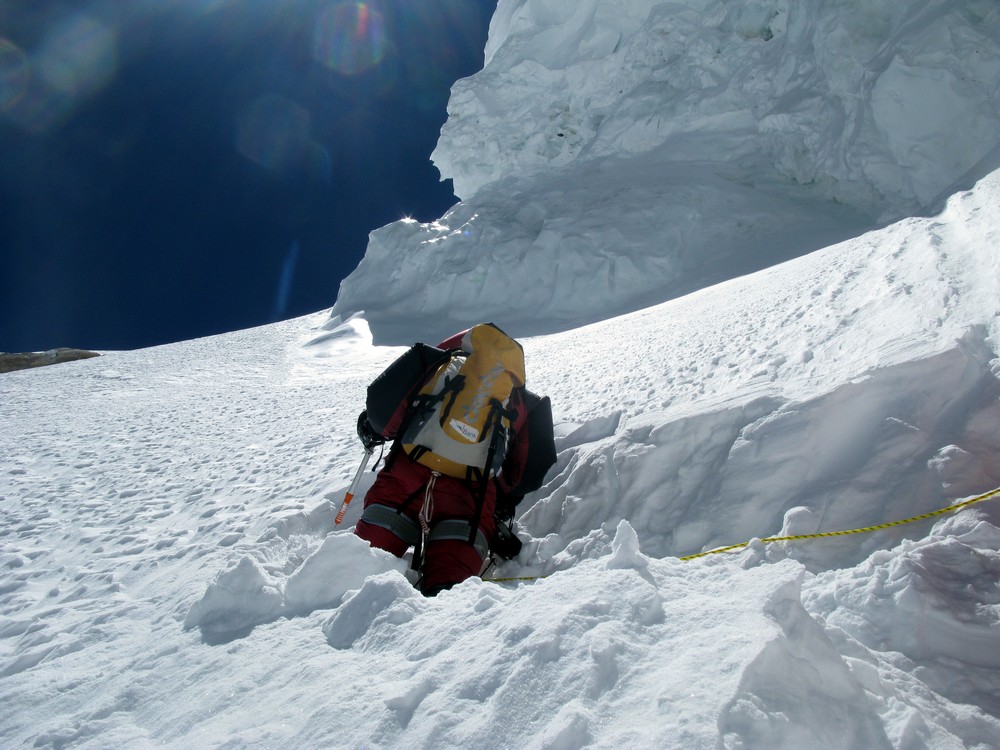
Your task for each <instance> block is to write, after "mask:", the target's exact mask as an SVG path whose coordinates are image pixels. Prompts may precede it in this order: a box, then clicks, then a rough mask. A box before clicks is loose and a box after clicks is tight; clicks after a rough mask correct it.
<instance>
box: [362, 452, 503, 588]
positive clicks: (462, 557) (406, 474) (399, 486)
mask: <svg viewBox="0 0 1000 750" xmlns="http://www.w3.org/2000/svg"><path fill="white" fill-rule="evenodd" d="M432 479H433V486H432V488H431V493H430V500H429V501H428V511H429V513H428V514H427V515H428V516H429V518H428V523H429V526H430V528H431V534H430V537H429V538H428V541H427V543H426V545H425V549H424V550H423V575H422V577H421V581H420V589H421V591H423V592H424V593H426V594H434V593H437V592H438V591H440V590H442V589H445V588H450V587H451V586H453V585H455V584H456V583H461V582H462V581H464V580H465V579H467V578H470V577H472V576H475V575H478V574H479V571H480V570H482V566H483V560H484V556H485V554H486V551H485V544H486V542H487V541H488V540H490V539H492V535H493V508H494V504H495V502H496V490H495V487H494V486H493V482H492V481H490V482H489V483H488V484H487V488H486V489H487V491H486V494H485V497H484V498H483V508H482V513H481V514H480V518H479V525H478V531H479V532H480V534H478V535H477V539H478V540H479V546H480V549H481V551H482V554H481V551H480V550H477V549H476V547H475V546H473V545H472V544H470V543H469V541H468V538H467V535H468V534H469V533H470V532H471V524H472V523H473V521H474V519H475V517H476V503H477V499H478V498H477V495H478V494H479V492H480V490H479V489H478V488H473V487H472V486H470V484H469V483H468V482H466V481H464V480H461V479H455V478H453V477H448V476H437V477H433V475H432V472H431V470H430V469H428V468H427V467H426V466H423V465H422V464H418V463H416V462H415V461H411V460H410V459H409V457H408V456H406V455H405V454H404V453H402V452H400V451H393V453H391V454H390V456H389V460H388V462H387V464H386V468H384V469H382V471H381V472H379V475H378V477H377V478H376V479H375V483H374V484H373V485H372V487H371V489H370V490H368V494H367V495H365V502H364V506H365V512H364V513H363V514H362V518H361V520H360V521H358V524H357V526H356V527H355V530H354V533H355V534H357V535H358V536H359V537H361V538H362V539H365V540H366V541H368V542H369V543H370V544H371V545H372V546H373V547H378V548H379V549H384V550H386V551H387V552H391V553H392V554H394V555H396V556H397V557H402V556H403V555H404V554H405V553H406V550H407V549H409V548H410V546H412V545H413V544H414V543H415V542H416V540H417V539H419V538H420V526H419V521H418V515H419V514H420V511H421V510H422V509H423V507H424V503H425V496H426V490H427V487H428V484H429V483H430V482H431V480H432ZM399 514H401V515H402V518H399V517H397V516H398V515H399ZM456 521H460V522H464V523H459V524H451V526H452V528H453V529H454V530H455V531H457V532H458V533H452V534H451V535H450V536H451V537H453V538H435V536H438V537H440V536H441V534H440V532H441V530H443V529H445V528H446V527H448V526H449V524H448V523H444V524H442V522H456ZM463 529H464V531H462V530H463Z"/></svg>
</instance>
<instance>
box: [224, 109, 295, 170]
mask: <svg viewBox="0 0 1000 750" xmlns="http://www.w3.org/2000/svg"><path fill="white" fill-rule="evenodd" d="M309 127H310V122H309V113H308V112H307V111H306V110H305V109H303V108H302V107H300V106H299V105H298V104H295V103H294V102H291V101H289V100H288V99H284V98H283V97H280V96H264V97H261V98H260V99H258V100H257V101H255V102H254V103H253V104H252V105H251V106H250V108H249V109H248V110H247V111H246V112H244V114H243V116H242V117H241V118H240V122H239V125H238V127H237V133H236V148H237V150H239V152H240V153H241V154H243V155H244V156H245V157H247V158H248V159H250V160H251V161H254V162H256V163H257V164H260V165H261V166H264V167H267V168H268V169H283V168H285V167H287V166H290V165H292V164H294V163H295V162H297V161H299V160H300V159H301V158H302V156H303V154H304V153H305V152H306V150H307V148H308V146H309Z"/></svg>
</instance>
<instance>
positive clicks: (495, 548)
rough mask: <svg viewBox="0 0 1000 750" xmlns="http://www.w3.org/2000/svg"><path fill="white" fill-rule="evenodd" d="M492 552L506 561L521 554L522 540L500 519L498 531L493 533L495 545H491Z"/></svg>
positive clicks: (497, 524) (497, 526)
mask: <svg viewBox="0 0 1000 750" xmlns="http://www.w3.org/2000/svg"><path fill="white" fill-rule="evenodd" d="M490 551H491V552H493V554H495V555H496V556H497V557H502V558H503V559H504V560H513V559H514V558H515V557H517V556H518V555H519V554H520V552H521V540H520V539H518V538H517V534H515V533H514V529H513V528H512V527H511V526H508V525H507V524H506V523H503V522H501V521H500V520H499V519H497V522H496V529H495V530H494V532H493V543H492V544H490Z"/></svg>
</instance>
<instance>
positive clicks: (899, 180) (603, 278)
mask: <svg viewBox="0 0 1000 750" xmlns="http://www.w3.org/2000/svg"><path fill="white" fill-rule="evenodd" d="M997 80H1000V8H998V7H997V6H996V4H995V3H993V2H991V1H988V0H967V1H965V2H958V3H956V2H943V1H942V0H924V1H922V2H916V3H908V4H899V3H897V4H890V3H884V2H875V0H866V1H863V2H857V1H856V0H851V2H847V0H832V1H829V2H826V1H824V2H819V1H818V0H809V1H808V2H801V3H787V2H782V1H781V0H764V1H763V2H762V1H761V0H753V1H752V2H749V1H746V2H744V1H729V2H723V1H722V0H699V1H698V2H695V0H681V1H680V2H674V3H663V2H654V1H653V0H628V1H627V2H622V1H621V0H615V1H614V2H612V1H611V0H582V1H578V0H573V1H572V2H571V1H570V0H564V1H560V0H501V2H500V3H499V4H498V6H497V11H496V14H495V16H494V19H493V24H492V27H491V33H490V41H489V44H488V47H487V55H486V65H485V66H484V69H483V71H482V72H480V73H479V74H477V75H476V76H473V77H471V78H469V79H466V80H464V81H460V82H459V83H457V84H456V86H455V88H454V90H453V95H452V99H451V104H450V105H449V120H448V123H447V124H446V125H445V128H444V129H443V132H442V138H441V141H440V142H439V145H438V149H437V150H436V151H435V153H434V157H433V158H434V161H435V163H436V164H438V166H439V167H440V168H441V169H442V172H443V173H444V175H445V176H449V177H452V178H453V179H454V180H455V185H456V190H457V191H458V195H460V196H461V197H462V202H461V203H459V204H458V205H457V206H456V207H455V208H454V209H452V211H451V212H449V214H447V215H446V216H444V217H442V219H441V220H440V221H439V222H435V223H431V224H418V223H417V222H408V221H403V222H397V223H395V224H391V225H389V226H388V227H384V228H382V229H380V230H377V231H376V232H374V233H373V234H372V237H371V241H370V244H369V247H368V251H367V254H366V258H365V260H364V261H363V262H362V263H361V265H360V266H359V267H358V269H357V271H356V272H355V273H354V274H352V276H351V277H349V278H348V279H347V280H345V281H344V283H343V285H342V287H341V289H340V294H339V295H338V297H337V302H336V304H335V305H334V307H333V308H332V309H331V310H329V311H324V312H321V313H316V314H314V315H312V316H307V317H305V318H301V319H298V320H293V321H286V322H283V323H278V324H275V325H271V326H265V327H262V328H258V329H253V330H246V331H239V332H234V333H230V334H226V335H223V336H217V337H212V338H206V339H199V340H195V341H188V342H182V343H177V344H172V345H169V346H163V347H156V348H151V349H144V350H140V351H134V352H105V353H103V356H101V357H98V358H95V359H90V360H86V361H79V362H72V363H66V364H62V365H58V366H53V367H48V368H41V369H37V370H31V371H23V372H14V373H8V374H5V375H3V376H0V565H2V570H3V575H2V577H0V746H2V747H37V748H111V747H115V748H117V747H128V748H145V747H150V748H152V747H168V748H178V749H181V748H191V747H209V748H274V747H280V748H286V747H287V748H386V749H388V748H408V749H409V748H452V747H476V748H485V749H487V750H489V749H492V748H497V749H499V748H539V749H541V748H545V749H547V750H575V749H576V748H608V749H609V750H611V749H612V748H613V749H615V750H617V749H618V748H684V749H685V750H687V749H689V748H713V749H716V748H726V749H727V750H736V749H737V748H751V749H753V748H768V749H770V748H787V749H789V750H791V749H793V748H794V749H798V748H802V747H812V748H816V750H834V749H838V750H839V749H843V750H856V749H857V748H893V749H894V750H911V749H913V748H933V749H934V750H937V749H938V748H977V749H981V750H986V749H987V748H996V747H1000V497H997V496H992V497H990V498H987V499H983V500H982V501H981V502H976V503H974V504H972V505H968V506H966V507H964V508H962V509H961V510H958V511H955V512H947V513H945V514H943V515H935V516H932V517H929V518H924V519H923V520H918V521H913V522H910V523H905V524H902V525H892V526H889V527H886V528H879V529H877V530H874V531H869V532H865V533H858V534H851V535H847V536H838V537H833V538H806V539H796V540H794V541H786V542H773V543H765V542H763V541H761V540H763V539H767V538H771V537H776V536H781V537H784V536H795V537H803V536H808V535H810V534H815V533H825V532H833V531H845V530H854V529H861V528H868V527H875V526H877V527H883V526H884V525H885V524H889V523H892V522H895V521H899V520H903V519H909V518H913V517H916V516H923V515H924V514H928V513H932V512H934V511H937V510H939V509H943V508H946V507H948V506H949V505H952V504H956V503H960V502H963V501H965V500H968V499H973V498H976V497H979V496H981V495H984V494H985V493H989V492H991V491H992V490H994V489H996V488H998V487H1000V355H998V353H1000V252H998V247H1000V215H998V212H997V206H998V205H1000V171H996V170H998V169H1000V147H998V144H1000V117H998V116H997V115H998V109H1000V99H998V96H1000V94H998V90H997V87H996V81H997ZM479 320H493V322H495V323H497V324H498V325H500V326H501V327H503V328H505V329H506V330H508V332H509V333H511V334H512V335H514V336H516V337H518V338H519V340H521V341H522V342H523V344H524V347H525V359H526V367H527V377H528V387H529V388H531V389H532V390H533V391H535V392H538V393H542V394H547V395H549V396H550V397H551V398H552V401H553V409H554V414H555V418H556V422H557V424H556V432H557V448H558V452H559V457H558V461H557V463H556V465H555V466H554V467H553V468H552V470H551V471H550V473H549V475H548V476H547V477H546V482H545V484H544V486H543V487H542V488H541V489H540V490H539V491H538V492H536V493H534V494H533V495H531V496H529V497H527V498H526V499H525V501H524V502H523V503H522V505H521V507H520V508H519V517H518V531H519V534H520V536H521V538H522V539H523V540H524V542H525V544H524V549H523V551H522V553H521V555H520V556H519V557H518V558H517V559H516V560H514V561H510V562H508V563H505V564H503V565H502V566H500V567H499V568H497V569H495V570H493V571H491V573H490V574H489V576H488V578H491V579H493V580H480V579H473V580H469V581H467V582H465V583H463V584H461V585H459V586H457V587H455V588H454V589H452V590H450V591H447V592H444V593H442V594H441V595H440V596H438V597H436V598H433V599H426V598H424V597H422V596H420V595H419V594H418V593H417V592H416V591H415V590H414V589H413V587H412V585H411V584H410V582H409V580H408V578H407V573H406V561H405V560H397V559H396V558H393V557H391V556H389V555H387V554H385V553H383V552H380V551H377V550H372V549H371V548H369V547H368V546H367V545H366V544H364V543H363V542H361V541H360V540H358V539H357V538H356V537H354V536H353V534H351V533H350V528H351V526H352V525H353V524H354V523H355V522H356V520H357V518H358V516H359V514H360V510H361V502H360V497H361V496H362V495H363V492H364V491H365V490H366V489H367V487H368V486H370V483H371V482H372V481H373V477H374V475H373V474H372V473H371V472H368V473H366V474H365V475H364V478H363V481H362V485H361V487H360V491H359V492H358V499H357V500H355V502H354V504H353V505H352V506H351V509H350V512H349V513H348V516H347V519H346V521H345V523H344V525H343V526H342V527H340V528H338V529H335V528H334V525H333V518H334V514H335V512H336V507H337V506H338V505H339V503H340V501H341V499H342V498H343V496H344V492H345V490H346V488H347V487H348V485H349V483H350V481H351V479H352V477H353V476H354V474H355V471H356V469H357V467H358V464H359V462H360V459H361V455H362V451H361V448H360V445H359V443H358V440H357V438H356V436H355V423H356V418H357V414H358V412H359V411H360V410H361V408H362V404H363V401H364V394H365V388H366V386H367V384H368V383H369V382H370V381H371V380H372V379H373V378H374V377H375V376H376V375H377V374H378V373H379V372H381V371H382V369H383V368H384V367H385V366H386V365H388V364H389V363H390V362H391V361H392V360H393V359H394V358H395V357H397V356H398V355H399V354H401V353H402V352H403V351H404V347H405V346H406V345H408V344H410V343H413V341H417V340H422V341H427V342H429V343H436V341H437V340H438V338H440V337H442V336H444V335H446V334H449V333H452V332H453V331H454V330H455V329H457V328H459V327H463V326H464V325H468V324H470V323H473V322H478V321H479ZM742 543H746V545H745V546H743V547H740V548H738V549H736V550H734V551H730V552H725V553H721V554H711V555H708V556H705V557H699V558H696V559H692V560H682V559H681V558H683V557H688V556H690V555H693V554H697V553H700V552H703V551H710V550H714V549H716V548H718V547H724V546H729V545H740V544H742ZM495 579H508V580H503V581H498V580H495Z"/></svg>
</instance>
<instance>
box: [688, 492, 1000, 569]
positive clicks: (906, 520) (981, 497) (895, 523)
mask: <svg viewBox="0 0 1000 750" xmlns="http://www.w3.org/2000/svg"><path fill="white" fill-rule="evenodd" d="M997 495H1000V487H997V488H996V489H995V490H990V491H989V492H986V493H983V494H982V495H979V496H978V497H974V498H972V499H971V500H966V501H964V502H961V503H957V504H956V505H949V506H948V507H947V508H940V509H938V510H934V511H931V512H930V513H922V514H921V515H919V516H913V518H904V519H903V520H901V521H889V522H888V523H881V524H879V525H878V526H865V527H864V528H861V529H849V530H848V531H823V532H819V533H816V534H796V535H795V536H772V537H767V538H766V539H761V540H760V541H761V542H763V543H765V544H768V543H770V542H790V541H793V540H796V539H821V538H823V537H828V536H847V535H848V534H865V533H868V532H869V531H878V530H880V529H888V528H890V527H892V526H902V525H903V524H904V523H913V522H914V521H922V520H924V519H925V518H933V517H934V516H941V515H944V514H945V513H953V512H954V511H956V510H960V509H962V508H965V507H966V506H969V505H972V504H973V503H981V502H982V501H983V500H989V499H990V498H991V497H996V496H997ZM748 544H750V542H742V543H741V544H730V545H729V546H728V547H719V548H718V549H712V550H708V551H707V552H699V553H698V554H696V555H687V556H686V557H681V558H679V559H681V560H695V559H697V558H699V557H706V556H707V555H718V554H720V553H722V552H729V551H731V550H734V549H741V548H743V547H746V546H747V545H748Z"/></svg>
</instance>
